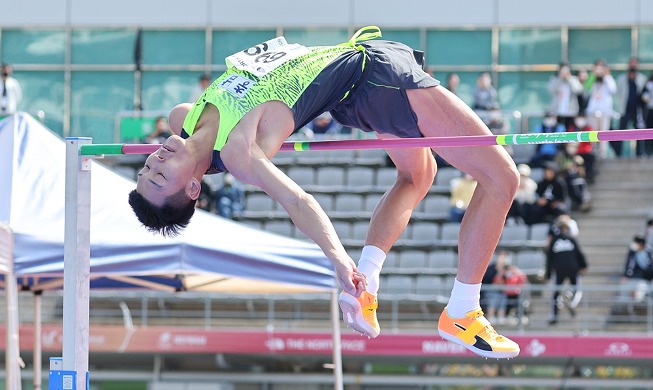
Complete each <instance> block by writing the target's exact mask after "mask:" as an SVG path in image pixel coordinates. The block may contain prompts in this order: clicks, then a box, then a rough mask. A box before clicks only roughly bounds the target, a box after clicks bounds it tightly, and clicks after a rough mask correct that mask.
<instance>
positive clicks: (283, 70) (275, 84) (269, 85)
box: [183, 26, 381, 151]
mask: <svg viewBox="0 0 653 390" xmlns="http://www.w3.org/2000/svg"><path fill="white" fill-rule="evenodd" d="M365 31H369V32H365ZM380 36H381V30H380V29H379V28H378V27H376V26H369V27H364V28H362V29H360V30H358V31H357V32H356V33H355V34H354V35H353V36H352V38H351V39H350V40H349V41H348V42H346V43H343V44H340V45H338V46H316V47H309V48H308V49H309V50H310V52H309V53H308V54H305V55H303V56H300V57H297V58H295V59H293V60H290V61H288V62H285V63H283V64H281V65H280V66H279V67H277V68H275V69H274V70H272V71H271V72H270V73H268V74H266V75H265V76H263V77H257V76H254V75H253V74H251V73H249V72H247V71H243V70H239V69H237V68H235V67H232V68H230V69H228V70H227V71H226V72H224V73H223V74H222V75H221V76H220V77H218V79H217V80H215V81H214V82H213V83H212V84H211V85H210V86H209V87H208V88H207V89H206V91H204V93H203V94H202V96H200V98H199V99H198V100H197V102H196V103H195V104H194V105H193V107H192V108H191V110H190V111H189V112H188V114H187V115H186V118H185V120H184V124H183V129H184V131H185V132H186V133H187V134H188V135H189V136H190V135H192V134H193V132H194V131H195V126H197V122H198V121H199V118H200V116H201V114H202V111H203V110H204V107H205V106H206V104H207V103H211V104H212V105H214V106H215V107H217V109H218V111H219V112H220V124H219V126H218V136H217V138H216V141H215V145H214V147H213V149H214V150H218V151H219V150H222V147H223V146H224V144H225V143H226V142H227V137H228V136H229V133H231V131H232V130H233V129H234V127H235V126H236V125H237V124H238V122H239V121H240V120H241V119H242V118H243V117H244V116H245V115H246V114H247V113H248V112H249V111H251V110H252V109H253V108H254V107H256V106H258V105H260V104H262V103H265V102H269V101H272V100H279V101H282V102H283V103H285V104H286V105H287V106H288V107H290V108H292V107H293V106H294V105H295V103H297V100H299V98H300V97H301V95H302V93H303V92H304V91H305V90H306V88H308V86H309V85H310V84H311V83H312V82H313V80H315V78H316V77H317V76H318V75H319V74H320V72H321V71H322V70H324V68H325V67H327V66H328V65H329V64H330V63H331V62H332V61H333V60H334V59H335V58H337V57H338V56H340V55H341V54H343V53H347V52H350V51H351V50H358V51H361V52H364V51H365V49H364V48H363V47H362V46H361V45H359V44H358V43H359V42H362V41H365V40H369V39H373V38H377V37H380ZM364 57H365V56H364ZM364 66H365V60H363V67H364ZM234 75H237V76H240V77H244V78H246V79H248V80H250V81H251V82H252V84H250V86H248V87H247V88H246V90H247V92H246V93H244V95H243V96H242V97H237V96H236V95H235V94H233V93H232V92H230V91H228V90H227V89H224V88H222V87H221V86H220V85H222V84H223V83H224V82H225V80H227V79H228V78H229V77H232V76H234ZM279 86H282V87H279ZM348 94H349V92H347V93H346V94H345V96H344V97H343V99H344V98H345V97H347V95H348Z"/></svg>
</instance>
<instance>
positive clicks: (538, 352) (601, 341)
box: [0, 325, 653, 359]
mask: <svg viewBox="0 0 653 390" xmlns="http://www.w3.org/2000/svg"><path fill="white" fill-rule="evenodd" d="M4 331H5V329H4V327H0V333H1V334H3V335H4ZM62 338H63V336H62V329H61V326H54V325H44V326H43V332H42V345H43V350H44V351H61V349H62V345H61V344H62ZM511 338H512V339H513V340H515V341H516V342H518V343H519V345H520V346H521V349H522V352H521V354H520V356H521V357H591V358H611V357H619V358H632V359H653V338H651V337H643V336H638V337H627V336H617V335H614V336H611V335H603V336H560V335H556V336H552V335H535V334H534V335H526V336H511ZM33 345H34V337H33V329H32V327H31V326H26V325H22V326H21V327H20V349H21V350H24V351H26V350H32V349H33ZM332 346H333V340H332V337H331V334H330V333H328V332H261V331H242V330H222V329H220V330H203V329H194V328H173V327H148V328H138V329H134V330H132V331H129V330H127V329H125V328H122V327H119V326H92V327H91V331H90V338H89V348H90V350H91V352H113V353H211V354H213V353H243V354H279V355H283V354H316V355H330V354H331V349H332ZM0 348H2V349H4V348H5V337H4V336H2V337H0ZM342 353H343V355H345V356H346V355H372V356H462V355H466V354H469V355H471V353H470V352H467V351H466V350H465V349H464V348H462V347H460V346H458V345H456V344H453V343H450V342H448V341H445V340H443V339H441V338H440V337H439V336H438V335H437V334H435V333H434V334H412V333H411V334H387V335H381V336H379V337H378V338H376V339H371V340H370V339H368V338H367V337H362V336H359V335H357V334H343V335H342Z"/></svg>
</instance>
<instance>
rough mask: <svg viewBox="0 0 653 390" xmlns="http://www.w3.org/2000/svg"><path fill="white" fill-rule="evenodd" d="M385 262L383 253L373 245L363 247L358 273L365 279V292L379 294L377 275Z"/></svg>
mask: <svg viewBox="0 0 653 390" xmlns="http://www.w3.org/2000/svg"><path fill="white" fill-rule="evenodd" d="M384 261H385V252H384V251H382V250H381V249H379V248H377V247H375V246H373V245H365V246H364V247H363V250H362V251H361V258H360V260H359V261H358V271H359V272H360V273H362V274H363V275H365V277H366V278H367V291H368V292H369V293H371V294H376V293H378V292H379V275H380V274H381V268H382V267H383V262H384Z"/></svg>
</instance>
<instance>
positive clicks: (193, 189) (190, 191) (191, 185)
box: [186, 177, 202, 200]
mask: <svg viewBox="0 0 653 390" xmlns="http://www.w3.org/2000/svg"><path fill="white" fill-rule="evenodd" d="M201 191H202V183H200V181H199V180H197V179H196V178H195V177H193V178H192V179H191V180H190V181H189V182H188V184H187V185H186V195H188V197H189V198H191V199H192V200H197V198H199V197H200V192H201Z"/></svg>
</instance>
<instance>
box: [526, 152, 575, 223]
mask: <svg viewBox="0 0 653 390" xmlns="http://www.w3.org/2000/svg"><path fill="white" fill-rule="evenodd" d="M535 193H536V194H537V201H536V203H535V204H536V207H534V210H533V213H532V215H529V219H530V220H527V221H526V223H527V224H533V223H541V222H551V221H552V220H553V219H555V218H556V217H557V216H559V215H560V214H566V213H567V206H566V203H567V188H566V185H565V182H564V181H562V180H561V179H560V178H559V177H558V172H557V167H556V165H555V164H553V163H549V164H547V165H546V166H545V167H544V177H543V178H542V180H541V181H540V182H539V183H537V190H536V191H535ZM531 218H532V219H531Z"/></svg>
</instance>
